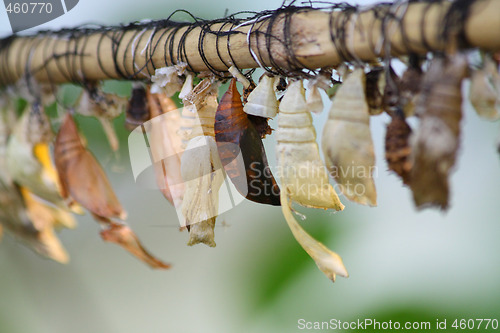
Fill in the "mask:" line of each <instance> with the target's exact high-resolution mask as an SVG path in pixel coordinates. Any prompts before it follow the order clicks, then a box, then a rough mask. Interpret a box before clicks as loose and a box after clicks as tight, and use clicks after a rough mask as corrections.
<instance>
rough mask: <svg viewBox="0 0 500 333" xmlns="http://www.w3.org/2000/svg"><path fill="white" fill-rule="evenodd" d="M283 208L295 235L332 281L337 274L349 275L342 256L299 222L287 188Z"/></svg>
mask: <svg viewBox="0 0 500 333" xmlns="http://www.w3.org/2000/svg"><path fill="white" fill-rule="evenodd" d="M280 196H281V210H282V212H283V215H284V216H285V219H286V222H287V223H288V227H289V228H290V230H291V231H292V234H293V236H294V237H295V239H296V240H297V242H298V243H299V244H300V246H302V248H303V249H304V250H305V251H306V252H307V254H308V255H309V256H310V257H311V258H312V259H313V260H314V262H315V263H316V265H317V266H318V268H319V269H320V270H321V271H322V272H323V273H324V274H325V275H326V276H327V277H328V278H329V279H330V280H331V281H332V282H335V277H336V275H337V274H338V275H340V276H343V277H349V274H348V273H347V270H346V268H345V266H344V263H343V261H342V258H341V257H340V256H339V255H338V254H337V253H335V252H333V251H331V250H330V249H328V248H327V247H326V246H325V245H323V244H322V243H320V242H318V241H317V240H315V239H314V238H312V237H311V235H309V234H308V233H307V232H306V231H305V230H304V229H302V227H301V226H300V224H299V223H298V222H297V220H296V219H295V217H294V216H293V214H292V211H291V204H290V202H289V200H288V194H287V193H286V192H285V190H283V191H281V195H280Z"/></svg>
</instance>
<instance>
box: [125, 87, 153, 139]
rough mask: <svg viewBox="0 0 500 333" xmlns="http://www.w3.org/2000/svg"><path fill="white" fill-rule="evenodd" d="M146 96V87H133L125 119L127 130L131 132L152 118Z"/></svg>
mask: <svg viewBox="0 0 500 333" xmlns="http://www.w3.org/2000/svg"><path fill="white" fill-rule="evenodd" d="M146 94H147V93H146V87H145V86H144V85H143V84H138V85H134V86H133V88H132V96H131V97H130V100H129V101H128V105H127V116H126V118H125V128H126V129H128V130H129V131H133V130H134V129H135V128H136V127H137V126H140V125H142V124H143V123H144V122H146V121H148V120H149V119H150V118H151V115H150V113H149V106H148V100H147V98H146Z"/></svg>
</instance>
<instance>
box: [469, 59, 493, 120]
mask: <svg viewBox="0 0 500 333" xmlns="http://www.w3.org/2000/svg"><path fill="white" fill-rule="evenodd" d="M469 100H470V102H471V104H472V106H473V107H474V109H475V110H476V112H477V114H478V115H479V116H480V117H481V118H484V119H487V120H491V121H495V120H498V119H500V74H498V72H497V70H496V65H495V63H494V62H493V60H492V59H491V58H490V57H488V56H485V57H484V65H483V68H481V69H477V70H475V71H473V72H472V77H471V81H470V90H469Z"/></svg>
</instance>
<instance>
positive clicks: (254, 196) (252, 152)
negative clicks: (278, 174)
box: [214, 79, 280, 206]
mask: <svg viewBox="0 0 500 333" xmlns="http://www.w3.org/2000/svg"><path fill="white" fill-rule="evenodd" d="M214 130H215V141H216V143H217V150H218V153H219V157H220V159H221V162H222V165H223V166H224V170H225V171H226V173H227V175H228V176H229V178H230V179H231V181H232V182H233V184H234V185H235V187H236V189H237V190H238V192H240V193H241V195H243V196H244V197H246V198H247V199H248V200H251V201H254V202H258V203H262V204H269V205H274V206H279V205H280V191H279V187H278V185H277V184H276V181H275V179H274V177H273V175H272V174H271V170H270V168H269V165H268V163H267V157H266V153H265V151H264V145H263V144H262V140H261V138H260V135H259V133H258V132H257V130H256V129H255V127H254V126H253V125H252V123H251V122H250V121H249V119H248V116H247V114H246V113H245V112H243V104H242V103H241V96H240V94H239V92H238V90H237V89H236V80H235V79H233V80H232V81H231V84H230V85H229V89H228V90H227V91H226V93H225V94H224V95H223V96H222V98H221V100H220V103H219V106H218V108H217V113H216V114H215V126H214Z"/></svg>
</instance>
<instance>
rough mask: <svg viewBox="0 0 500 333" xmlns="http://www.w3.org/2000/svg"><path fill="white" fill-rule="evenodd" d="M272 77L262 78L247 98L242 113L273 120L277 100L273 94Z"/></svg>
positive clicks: (276, 110)
mask: <svg viewBox="0 0 500 333" xmlns="http://www.w3.org/2000/svg"><path fill="white" fill-rule="evenodd" d="M274 80H275V78H274V77H269V76H267V75H266V74H264V75H263V76H262V78H261V79H260V82H259V84H258V85H257V87H256V88H255V89H254V90H253V91H252V92H251V93H250V95H249V96H248V102H247V103H246V104H245V106H244V107H243V111H245V112H246V113H247V114H251V115H254V116H259V117H264V118H273V117H275V116H276V113H277V112H278V100H277V99H276V93H275V92H274Z"/></svg>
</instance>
